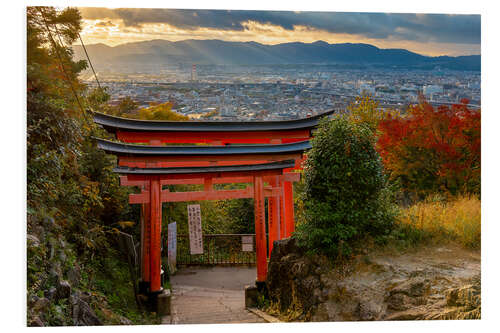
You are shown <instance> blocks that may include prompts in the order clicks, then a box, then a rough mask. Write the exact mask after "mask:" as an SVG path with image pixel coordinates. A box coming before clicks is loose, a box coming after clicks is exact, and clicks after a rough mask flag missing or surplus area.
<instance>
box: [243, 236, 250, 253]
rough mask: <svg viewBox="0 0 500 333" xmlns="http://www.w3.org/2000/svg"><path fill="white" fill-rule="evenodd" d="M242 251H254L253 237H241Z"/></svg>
mask: <svg viewBox="0 0 500 333" xmlns="http://www.w3.org/2000/svg"><path fill="white" fill-rule="evenodd" d="M241 250H242V251H243V252H252V251H253V236H241Z"/></svg>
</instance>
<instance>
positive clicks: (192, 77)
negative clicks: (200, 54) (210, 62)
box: [191, 64, 198, 82]
mask: <svg viewBox="0 0 500 333" xmlns="http://www.w3.org/2000/svg"><path fill="white" fill-rule="evenodd" d="M197 80H198V76H197V75H196V64H193V66H192V67H191V81H193V82H194V81H197Z"/></svg>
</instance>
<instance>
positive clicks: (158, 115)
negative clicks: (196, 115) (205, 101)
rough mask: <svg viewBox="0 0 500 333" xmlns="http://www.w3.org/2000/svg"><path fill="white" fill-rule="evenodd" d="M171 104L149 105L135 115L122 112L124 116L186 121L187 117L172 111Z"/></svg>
mask: <svg viewBox="0 0 500 333" xmlns="http://www.w3.org/2000/svg"><path fill="white" fill-rule="evenodd" d="M172 107H173V104H172V103H171V102H166V103H162V104H156V105H151V106H150V107H147V108H143V109H139V111H138V112H137V115H134V114H127V113H124V114H122V115H123V116H124V117H128V118H137V119H143V120H173V121H186V120H189V117H187V116H184V115H182V114H179V113H177V112H175V111H172Z"/></svg>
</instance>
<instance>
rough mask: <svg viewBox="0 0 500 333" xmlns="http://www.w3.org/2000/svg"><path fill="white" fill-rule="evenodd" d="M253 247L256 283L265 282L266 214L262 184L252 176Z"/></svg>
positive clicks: (259, 178) (260, 180) (259, 179)
mask: <svg viewBox="0 0 500 333" xmlns="http://www.w3.org/2000/svg"><path fill="white" fill-rule="evenodd" d="M253 187H254V206H255V245H256V246H255V247H256V255H257V283H259V282H261V283H263V282H265V281H266V275H267V253H266V252H267V246H266V245H267V244H266V213H265V210H264V209H265V208H264V182H263V180H262V177H261V176H254V178H253Z"/></svg>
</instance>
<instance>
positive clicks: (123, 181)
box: [120, 172, 300, 187]
mask: <svg viewBox="0 0 500 333" xmlns="http://www.w3.org/2000/svg"><path fill="white" fill-rule="evenodd" d="M278 177H279V178H280V179H282V180H284V181H288V182H298V181H300V174H299V173H296V172H289V173H285V174H283V175H281V176H278ZM264 181H265V182H268V183H269V178H268V177H265V178H264ZM212 182H213V184H233V183H253V177H250V176H247V177H224V178H213V179H212ZM145 183H146V182H144V181H133V182H132V181H130V180H128V178H127V176H120V185H121V186H139V187H140V186H143V185H144V184H145ZM204 183H205V180H204V179H203V178H196V179H168V180H162V181H161V185H201V184H204Z"/></svg>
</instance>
